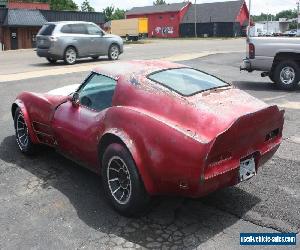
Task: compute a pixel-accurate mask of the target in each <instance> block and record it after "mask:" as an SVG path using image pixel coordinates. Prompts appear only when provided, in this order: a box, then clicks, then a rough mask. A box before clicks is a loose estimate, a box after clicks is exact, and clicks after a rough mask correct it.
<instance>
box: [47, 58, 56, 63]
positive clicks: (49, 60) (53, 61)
mask: <svg viewBox="0 0 300 250" xmlns="http://www.w3.org/2000/svg"><path fill="white" fill-rule="evenodd" d="M47 61H48V62H49V63H51V64H55V63H56V62H57V60H56V59H52V58H50V57H47Z"/></svg>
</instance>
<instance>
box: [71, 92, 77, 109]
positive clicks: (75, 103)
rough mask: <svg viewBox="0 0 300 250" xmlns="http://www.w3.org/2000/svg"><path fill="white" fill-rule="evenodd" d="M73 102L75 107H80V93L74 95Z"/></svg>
mask: <svg viewBox="0 0 300 250" xmlns="http://www.w3.org/2000/svg"><path fill="white" fill-rule="evenodd" d="M71 102H72V104H73V106H74V107H78V106H79V93H78V92H75V93H74V94H73V95H72V98H71Z"/></svg>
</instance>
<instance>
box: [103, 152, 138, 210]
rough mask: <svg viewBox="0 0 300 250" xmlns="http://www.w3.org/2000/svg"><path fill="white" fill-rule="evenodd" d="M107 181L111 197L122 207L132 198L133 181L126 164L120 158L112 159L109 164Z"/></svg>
mask: <svg viewBox="0 0 300 250" xmlns="http://www.w3.org/2000/svg"><path fill="white" fill-rule="evenodd" d="M106 174H107V181H108V187H109V190H110V193H111V195H112V196H113V197H114V199H115V201H116V202H118V203H119V204H121V205H124V204H126V203H127V202H128V201H129V199H130V197H131V189H132V185H131V179H130V173H129V170H128V167H127V165H126V163H125V162H124V161H123V159H121V158H120V157H119V156H114V157H112V158H111V159H110V160H109V162H108V167H107V173H106Z"/></svg>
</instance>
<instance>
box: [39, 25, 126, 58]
mask: <svg viewBox="0 0 300 250" xmlns="http://www.w3.org/2000/svg"><path fill="white" fill-rule="evenodd" d="M121 53H123V41H122V39H121V37H119V36H116V35H111V34H106V33H105V32H104V31H103V30H102V29H101V28H100V27H99V26H97V25H96V24H94V23H90V22H50V23H46V24H45V25H43V27H42V28H41V29H40V31H39V33H38V35H37V55H38V56H40V57H45V58H47V60H48V61H49V62H50V63H55V62H56V61H57V60H64V61H65V63H66V64H74V63H75V62H76V59H77V58H83V57H92V58H93V59H98V57H99V56H105V55H107V56H108V57H109V59H111V60H117V59H118V58H119V55H120V54H121Z"/></svg>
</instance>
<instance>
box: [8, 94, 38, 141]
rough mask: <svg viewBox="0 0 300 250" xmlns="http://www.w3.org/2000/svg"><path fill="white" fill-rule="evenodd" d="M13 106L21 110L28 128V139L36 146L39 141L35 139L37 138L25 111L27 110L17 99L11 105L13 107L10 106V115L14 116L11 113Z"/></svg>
mask: <svg viewBox="0 0 300 250" xmlns="http://www.w3.org/2000/svg"><path fill="white" fill-rule="evenodd" d="M15 105H16V106H17V107H18V108H20V109H21V111H22V113H23V115H24V119H25V121H26V124H27V127H28V132H29V135H30V139H31V141H32V143H34V144H38V143H39V139H38V138H37V136H36V134H35V132H34V129H33V127H32V123H31V120H30V117H29V113H28V111H27V108H26V106H25V104H24V103H23V102H22V101H21V100H19V99H17V100H16V101H15V102H14V103H13V105H12V115H14V113H13V111H14V106H15ZM13 119H14V116H13Z"/></svg>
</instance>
